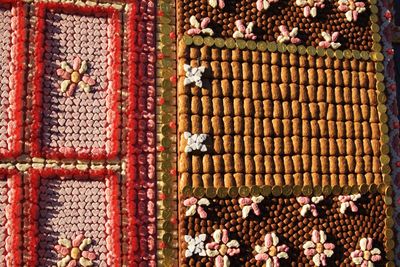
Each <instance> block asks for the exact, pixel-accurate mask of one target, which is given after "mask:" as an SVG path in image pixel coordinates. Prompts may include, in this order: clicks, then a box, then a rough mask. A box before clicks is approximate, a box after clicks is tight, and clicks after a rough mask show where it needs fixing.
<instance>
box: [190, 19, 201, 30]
mask: <svg viewBox="0 0 400 267" xmlns="http://www.w3.org/2000/svg"><path fill="white" fill-rule="evenodd" d="M189 23H190V25H192V26H193V27H194V28H196V29H199V28H200V22H199V21H198V20H197V19H196V17H195V16H191V17H190V19H189Z"/></svg>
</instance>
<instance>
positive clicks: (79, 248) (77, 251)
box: [54, 234, 96, 267]
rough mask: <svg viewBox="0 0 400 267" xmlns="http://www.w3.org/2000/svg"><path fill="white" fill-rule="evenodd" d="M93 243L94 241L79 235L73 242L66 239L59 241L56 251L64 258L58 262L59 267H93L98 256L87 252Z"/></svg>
mask: <svg viewBox="0 0 400 267" xmlns="http://www.w3.org/2000/svg"><path fill="white" fill-rule="evenodd" d="M91 243H92V240H91V239H90V238H85V236H84V235H83V234H80V235H78V236H77V237H75V239H73V240H72V241H71V240H69V239H66V238H61V239H60V240H58V245H56V246H55V247H54V249H55V250H56V251H57V253H58V254H60V255H61V256H62V257H63V258H62V259H61V260H59V261H58V262H57V267H75V266H83V267H88V266H93V260H94V259H95V258H96V255H95V254H94V253H93V252H90V251H87V250H85V249H86V247H87V246H89V245H90V244H91Z"/></svg>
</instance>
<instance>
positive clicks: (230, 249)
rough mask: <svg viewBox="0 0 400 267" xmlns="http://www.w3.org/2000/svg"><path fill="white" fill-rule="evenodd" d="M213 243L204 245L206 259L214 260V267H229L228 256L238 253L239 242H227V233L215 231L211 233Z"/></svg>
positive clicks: (225, 231)
mask: <svg viewBox="0 0 400 267" xmlns="http://www.w3.org/2000/svg"><path fill="white" fill-rule="evenodd" d="M213 239H214V241H213V242H211V243H208V244H207V245H206V253H207V256H208V257H213V258H215V266H216V267H229V266H230V261H229V256H234V255H236V254H239V253H240V248H239V242H238V241H237V240H231V241H229V237H228V231H227V230H226V229H224V230H222V231H221V230H219V229H218V230H215V231H214V233H213Z"/></svg>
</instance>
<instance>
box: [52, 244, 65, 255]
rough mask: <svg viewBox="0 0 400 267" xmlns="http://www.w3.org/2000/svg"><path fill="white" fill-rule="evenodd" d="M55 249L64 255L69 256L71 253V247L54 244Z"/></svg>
mask: <svg viewBox="0 0 400 267" xmlns="http://www.w3.org/2000/svg"><path fill="white" fill-rule="evenodd" d="M54 249H55V251H57V253H59V254H61V255H63V256H67V255H68V254H69V249H68V248H66V247H63V246H60V245H56V246H54Z"/></svg>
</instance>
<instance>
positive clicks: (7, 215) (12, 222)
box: [0, 169, 22, 266]
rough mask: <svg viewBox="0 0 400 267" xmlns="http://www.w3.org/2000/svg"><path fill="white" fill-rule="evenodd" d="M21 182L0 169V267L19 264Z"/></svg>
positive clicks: (9, 172)
mask: <svg viewBox="0 0 400 267" xmlns="http://www.w3.org/2000/svg"><path fill="white" fill-rule="evenodd" d="M21 197H22V195H21V180H20V176H19V175H18V174H16V172H14V171H7V170H2V169H0V266H18V265H19V264H21V221H20V217H21Z"/></svg>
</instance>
